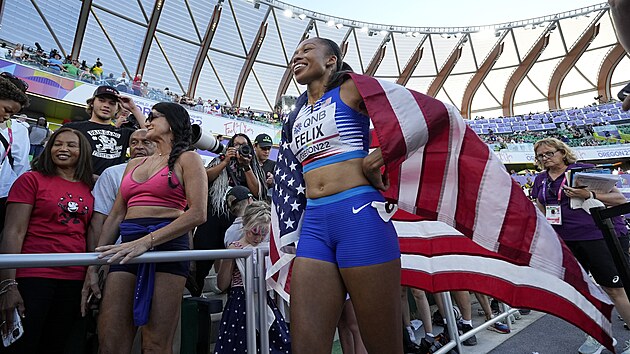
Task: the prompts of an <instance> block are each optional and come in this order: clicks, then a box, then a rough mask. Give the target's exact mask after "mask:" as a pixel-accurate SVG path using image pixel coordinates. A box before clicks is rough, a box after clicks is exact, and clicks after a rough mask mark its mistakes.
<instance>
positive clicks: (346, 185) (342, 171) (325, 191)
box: [304, 158, 370, 199]
mask: <svg viewBox="0 0 630 354" xmlns="http://www.w3.org/2000/svg"><path fill="white" fill-rule="evenodd" d="M304 180H305V182H306V197H307V198H310V199H317V198H321V197H326V196H329V195H333V194H337V193H340V192H343V191H345V190H348V189H351V188H354V187H358V186H365V185H369V184H370V182H369V181H368V180H367V178H365V175H364V174H363V159H362V158H361V159H352V160H347V161H342V162H338V163H334V164H330V165H326V166H322V167H319V168H316V169H313V170H310V171H308V172H306V173H305V174H304Z"/></svg>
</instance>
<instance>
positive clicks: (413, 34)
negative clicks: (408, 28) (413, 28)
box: [411, 32, 420, 37]
mask: <svg viewBox="0 0 630 354" xmlns="http://www.w3.org/2000/svg"><path fill="white" fill-rule="evenodd" d="M411 35H412V36H414V37H418V36H419V35H420V32H414V33H412V34H411Z"/></svg>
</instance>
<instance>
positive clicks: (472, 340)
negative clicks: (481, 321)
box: [462, 323, 477, 347]
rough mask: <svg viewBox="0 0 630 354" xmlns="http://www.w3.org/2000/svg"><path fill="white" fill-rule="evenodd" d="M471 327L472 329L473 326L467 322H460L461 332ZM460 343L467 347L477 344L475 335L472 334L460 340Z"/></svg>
mask: <svg viewBox="0 0 630 354" xmlns="http://www.w3.org/2000/svg"><path fill="white" fill-rule="evenodd" d="M471 329H473V326H471V325H469V324H465V323H462V332H463V333H466V332H468V331H470V330H471ZM462 344H463V345H465V346H467V347H472V346H473V345H477V336H472V337H470V338H468V339H466V340H465V341H462Z"/></svg>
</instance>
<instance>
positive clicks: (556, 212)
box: [545, 205, 562, 225]
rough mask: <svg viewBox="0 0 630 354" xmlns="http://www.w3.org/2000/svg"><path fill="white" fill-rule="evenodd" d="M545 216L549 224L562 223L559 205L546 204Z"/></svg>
mask: <svg viewBox="0 0 630 354" xmlns="http://www.w3.org/2000/svg"><path fill="white" fill-rule="evenodd" d="M545 208H546V210H545V216H546V217H547V221H549V223H550V224H551V225H562V212H561V210H560V205H547V206H546V207H545Z"/></svg>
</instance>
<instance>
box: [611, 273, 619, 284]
mask: <svg viewBox="0 0 630 354" xmlns="http://www.w3.org/2000/svg"><path fill="white" fill-rule="evenodd" d="M612 281H613V284H617V283H619V276H618V275H615V276H614V277H613V279H612Z"/></svg>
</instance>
